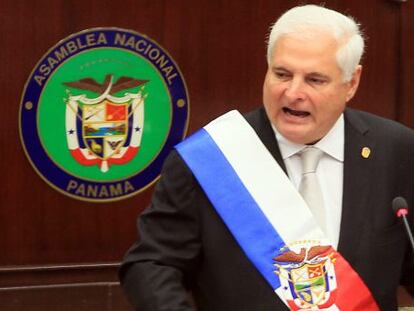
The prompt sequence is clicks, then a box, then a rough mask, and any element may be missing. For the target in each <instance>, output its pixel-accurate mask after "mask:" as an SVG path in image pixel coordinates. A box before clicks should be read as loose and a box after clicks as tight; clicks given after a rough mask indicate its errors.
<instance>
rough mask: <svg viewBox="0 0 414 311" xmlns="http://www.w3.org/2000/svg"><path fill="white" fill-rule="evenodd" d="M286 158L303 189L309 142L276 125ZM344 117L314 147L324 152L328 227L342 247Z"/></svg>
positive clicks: (321, 170)
mask: <svg viewBox="0 0 414 311" xmlns="http://www.w3.org/2000/svg"><path fill="white" fill-rule="evenodd" d="M273 130H274V131H275V135H276V139H277V142H278V144H279V148H280V152H281V154H282V158H283V161H284V162H285V165H286V170H287V173H288V175H289V178H290V180H291V181H292V182H293V184H294V185H295V187H296V189H298V188H299V184H300V180H301V178H302V164H301V161H300V156H299V152H300V151H301V150H302V149H303V148H305V147H306V145H301V144H295V143H293V142H291V141H289V140H287V139H286V138H285V137H283V136H282V135H281V134H280V133H279V132H278V131H277V130H276V128H275V127H274V126H273ZM344 136H345V129H344V116H343V114H341V116H340V117H339V119H338V120H337V121H336V123H335V125H334V126H333V127H332V128H331V130H330V131H329V132H328V134H326V135H325V137H323V138H322V139H321V140H320V141H318V142H317V143H316V144H315V145H314V146H315V147H317V148H319V149H321V150H322V151H324V153H323V155H322V158H321V159H320V161H319V165H318V168H317V170H316V175H317V176H318V179H319V182H320V185H321V188H322V195H323V200H324V207H325V211H326V214H325V216H326V217H325V219H326V230H327V232H325V234H326V236H327V238H328V239H330V240H331V243H332V246H333V247H334V248H337V247H338V241H339V229H340V225H341V213H342V193H343V189H342V188H343V168H344V140H345V139H344Z"/></svg>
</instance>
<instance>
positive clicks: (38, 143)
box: [19, 28, 189, 202]
mask: <svg viewBox="0 0 414 311" xmlns="http://www.w3.org/2000/svg"><path fill="white" fill-rule="evenodd" d="M19 117H20V119H19V121H20V134H21V140H22V144H23V147H24V149H25V152H26V155H27V157H28V158H29V160H30V162H31V163H32V165H33V167H34V168H35V170H36V171H37V172H38V173H39V174H40V176H41V177H42V178H43V179H44V180H45V181H46V182H47V183H48V184H50V185H51V186H52V187H53V188H55V189H57V190H59V191H60V192H62V193H64V194H66V195H69V196H71V197H73V198H76V199H81V200H87V201H94V202H101V201H110V200H120V199H123V198H126V197H129V196H131V195H134V194H137V193H139V192H140V191H142V190H143V189H145V188H146V187H148V186H149V185H150V184H152V183H153V182H154V181H155V180H156V179H157V177H158V176H159V173H160V171H161V166H162V164H163V162H164V159H165V158H166V156H167V155H168V153H169V152H170V150H171V149H172V148H173V146H174V145H175V144H177V143H179V142H180V141H181V140H182V139H183V138H184V136H185V132H186V130H187V125H188V118H189V98H188V92H187V88H186V85H185V81H184V78H183V76H182V74H181V72H180V70H179V68H178V66H177V65H176V64H175V62H174V60H173V59H172V58H171V57H170V56H169V55H168V53H167V52H166V51H164V50H163V49H162V48H161V47H160V46H159V45H158V44H157V43H156V42H154V41H153V40H151V39H149V38H148V37H147V36H145V35H142V34H139V33H137V32H133V31H130V30H125V29H119V28H94V29H88V30H84V31H82V32H79V33H76V34H73V35H71V36H69V37H68V38H66V39H64V40H62V41H60V42H59V43H58V44H56V45H55V46H54V47H52V48H51V49H50V50H49V51H48V52H47V53H46V55H45V56H44V57H43V58H42V59H41V60H40V61H39V62H38V64H37V65H36V66H35V68H34V69H33V71H32V73H31V75H30V77H29V79H28V80H27V82H26V86H25V89H24V92H23V95H22V100H21V104H20V116H19Z"/></svg>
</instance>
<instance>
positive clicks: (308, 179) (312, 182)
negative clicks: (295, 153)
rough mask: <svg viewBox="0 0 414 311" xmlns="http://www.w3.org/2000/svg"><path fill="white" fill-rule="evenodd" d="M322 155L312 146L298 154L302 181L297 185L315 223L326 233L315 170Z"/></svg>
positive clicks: (321, 198)
mask: <svg viewBox="0 0 414 311" xmlns="http://www.w3.org/2000/svg"><path fill="white" fill-rule="evenodd" d="M322 154H323V151H322V150H320V149H318V148H316V147H313V146H308V147H306V148H305V149H303V150H302V151H301V152H300V159H301V162H302V179H301V181H300V185H299V192H300V194H301V195H302V197H303V198H304V199H305V201H306V203H307V204H308V206H309V209H310V211H311V212H312V214H313V216H314V217H315V219H316V222H317V223H318V225H319V226H320V228H321V229H322V231H323V232H325V233H326V225H325V210H324V204H323V196H322V190H321V186H320V184H319V180H318V177H317V176H316V168H317V167H318V164H319V160H320V159H321V157H322Z"/></svg>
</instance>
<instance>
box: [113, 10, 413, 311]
mask: <svg viewBox="0 0 414 311" xmlns="http://www.w3.org/2000/svg"><path fill="white" fill-rule="evenodd" d="M363 49H364V42H363V39H362V37H361V34H360V31H359V28H358V25H357V24H356V23H355V22H354V21H353V20H352V19H351V18H348V17H345V16H344V15H342V14H340V13H338V12H335V11H332V10H328V9H326V8H323V7H319V6H314V5H306V6H301V7H296V8H293V9H291V10H289V11H287V12H286V13H285V14H284V15H282V17H281V18H280V19H279V20H278V21H277V22H276V23H275V25H274V26H273V28H272V30H271V33H270V37H269V43H268V65H269V67H268V71H267V73H266V77H265V81H264V86H263V102H264V109H263V108H260V109H258V110H256V111H254V112H252V113H249V114H247V115H246V116H245V117H242V116H240V115H239V114H238V113H237V112H230V113H228V114H226V115H224V116H223V117H221V118H219V119H217V120H215V121H214V122H212V123H211V124H209V125H207V126H206V127H205V128H204V129H203V130H201V131H200V132H198V133H196V134H195V135H193V136H191V137H190V138H188V139H187V140H186V141H184V142H183V143H181V144H180V145H179V146H177V148H176V151H174V152H172V153H171V155H170V156H169V158H168V159H167V160H166V162H165V165H164V169H163V172H162V178H161V180H160V182H159V183H158V185H157V188H156V190H155V193H154V197H153V200H152V204H151V206H150V207H149V208H148V209H147V210H146V211H145V212H144V213H143V214H142V215H141V217H140V220H139V230H140V231H139V234H140V241H139V242H137V243H136V244H135V245H134V246H133V247H132V248H131V249H130V251H129V252H128V254H127V255H126V257H125V259H124V262H123V265H122V267H121V270H120V278H121V282H122V285H123V288H124V289H125V291H126V293H127V295H128V297H129V299H130V300H131V302H132V303H133V305H134V306H135V307H136V310H139V311H147V310H157V311H160V310H168V311H174V310H196V309H197V310H212V311H221V310H222V311H233V310H238V311H240V310H320V309H324V310H387V311H390V310H396V309H397V302H396V289H397V287H398V286H399V284H402V283H404V282H405V284H407V285H412V281H410V280H412V276H413V269H412V266H411V255H412V253H411V251H410V249H409V244H408V240H407V238H406V235H405V232H404V227H403V226H402V224H401V221H400V220H399V219H397V217H396V216H395V214H394V213H393V211H392V209H391V202H392V200H393V199H394V198H395V197H397V196H403V197H405V198H406V199H407V201H408V202H409V203H413V202H414V195H413V187H412V183H411V181H410V179H409V175H410V174H409V172H412V171H413V170H414V161H413V159H414V157H413V156H414V133H413V131H411V130H410V129H408V128H406V127H404V126H402V125H400V124H398V123H396V122H393V121H390V120H385V119H382V118H379V117H376V116H373V115H371V114H368V113H364V112H360V111H356V110H352V109H349V108H346V103H347V102H348V101H349V100H350V99H351V98H352V97H353V96H354V94H355V92H356V90H357V88H358V85H359V80H360V76H361V72H362V67H361V65H360V64H359V62H360V59H361V55H362V53H363ZM246 121H247V122H246ZM315 150H316V153H315ZM311 153H313V154H317V155H316V156H315V157H314V158H315V159H317V160H315V163H316V164H315V165H316V166H317V168H312V169H309V171H306V170H307V169H305V167H308V166H309V165H310V164H309V163H310V162H309V161H311V160H309V157H308V156H307V155H305V154H311ZM315 186H316V187H315ZM307 187H310V188H312V190H311V191H309V189H308V190H306V189H305V188H307ZM315 202H316V204H315ZM188 292H191V293H192V295H193V297H194V303H195V305H196V307H194V306H193V304H192V303H191V302H190V300H189V299H188V297H189V295H188Z"/></svg>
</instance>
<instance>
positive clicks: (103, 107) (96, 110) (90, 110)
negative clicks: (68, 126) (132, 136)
mask: <svg viewBox="0 0 414 311" xmlns="http://www.w3.org/2000/svg"><path fill="white" fill-rule="evenodd" d="M127 135H128V103H120V104H116V103H113V102H111V101H109V100H104V101H103V102H100V103H98V104H94V105H83V113H82V138H83V141H84V143H85V146H87V148H88V150H89V151H90V152H91V153H93V154H94V155H96V156H97V157H98V158H100V159H102V160H107V159H108V158H110V157H112V156H113V155H115V154H117V153H119V151H120V148H121V147H122V146H124V144H125V141H126V138H127Z"/></svg>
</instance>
